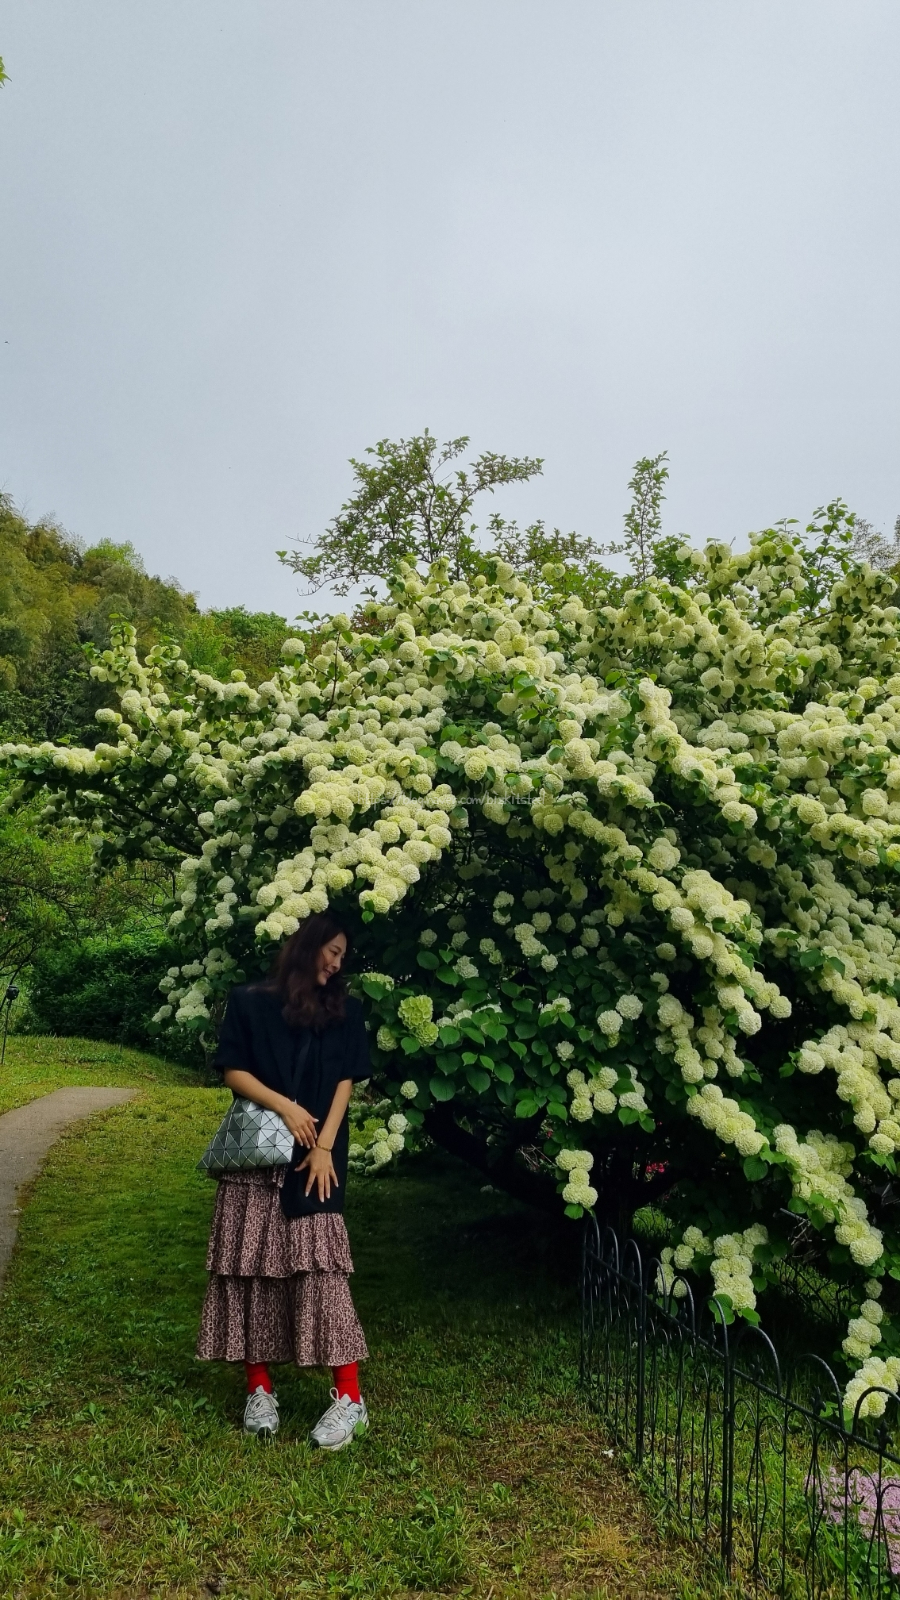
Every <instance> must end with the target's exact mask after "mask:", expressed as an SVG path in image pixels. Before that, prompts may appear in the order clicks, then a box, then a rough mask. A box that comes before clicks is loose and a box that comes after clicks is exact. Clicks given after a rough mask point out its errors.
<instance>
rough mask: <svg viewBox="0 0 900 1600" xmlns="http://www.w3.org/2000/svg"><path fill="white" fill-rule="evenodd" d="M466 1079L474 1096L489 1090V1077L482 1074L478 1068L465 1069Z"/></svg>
mask: <svg viewBox="0 0 900 1600" xmlns="http://www.w3.org/2000/svg"><path fill="white" fill-rule="evenodd" d="M466 1077H467V1078H468V1080H469V1082H470V1084H471V1085H472V1088H473V1089H474V1090H475V1092H476V1094H484V1091H485V1089H489V1088H490V1085H491V1080H490V1076H489V1075H488V1073H486V1072H482V1071H481V1069H480V1068H479V1067H467V1068H466Z"/></svg>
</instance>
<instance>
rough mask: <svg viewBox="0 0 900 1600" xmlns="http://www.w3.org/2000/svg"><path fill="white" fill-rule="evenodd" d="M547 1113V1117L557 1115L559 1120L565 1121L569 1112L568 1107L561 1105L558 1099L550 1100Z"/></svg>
mask: <svg viewBox="0 0 900 1600" xmlns="http://www.w3.org/2000/svg"><path fill="white" fill-rule="evenodd" d="M547 1115H548V1117H557V1118H558V1119H559V1120H560V1121H561V1122H566V1121H567V1120H568V1116H569V1112H568V1108H567V1107H566V1106H564V1105H562V1104H561V1102H560V1101H559V1100H551V1101H550V1102H549V1104H548V1106H547Z"/></svg>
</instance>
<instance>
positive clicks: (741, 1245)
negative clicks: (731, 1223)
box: [710, 1224, 769, 1311]
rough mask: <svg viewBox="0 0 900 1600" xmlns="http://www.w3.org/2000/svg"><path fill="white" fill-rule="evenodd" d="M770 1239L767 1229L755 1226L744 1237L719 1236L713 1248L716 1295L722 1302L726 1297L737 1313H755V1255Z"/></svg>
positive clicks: (713, 1277)
mask: <svg viewBox="0 0 900 1600" xmlns="http://www.w3.org/2000/svg"><path fill="white" fill-rule="evenodd" d="M768 1239H769V1235H768V1233H767V1232H766V1229H765V1228H764V1227H762V1226H761V1225H760V1224H755V1225H754V1226H753V1227H750V1228H746V1229H745V1230H744V1232H743V1233H724V1234H720V1235H719V1237H718V1238H717V1239H716V1240H715V1242H714V1244H713V1259H712V1262H711V1264H710V1272H711V1273H712V1280H713V1294H714V1295H715V1296H716V1297H717V1298H718V1299H720V1300H721V1299H723V1298H724V1297H726V1296H727V1298H728V1302H729V1304H730V1305H731V1306H732V1307H733V1309H734V1310H735V1311H753V1310H755V1307H756V1290H755V1288H754V1285H753V1255H754V1251H756V1250H758V1249H759V1247H760V1245H764V1244H767V1243H768Z"/></svg>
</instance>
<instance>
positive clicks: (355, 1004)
mask: <svg viewBox="0 0 900 1600" xmlns="http://www.w3.org/2000/svg"><path fill="white" fill-rule="evenodd" d="M347 1030H348V1033H349V1035H350V1037H349V1039H348V1041H347V1057H346V1068H345V1071H344V1077H345V1078H352V1079H353V1080H354V1082H356V1083H358V1082H359V1080H360V1079H361V1078H370V1077H371V1076H372V1058H371V1056H370V1054H369V1035H368V1033H367V1032H366V1017H365V1012H364V1011H363V1008H362V1002H361V1001H359V1000H355V999H351V1000H348V1001H347Z"/></svg>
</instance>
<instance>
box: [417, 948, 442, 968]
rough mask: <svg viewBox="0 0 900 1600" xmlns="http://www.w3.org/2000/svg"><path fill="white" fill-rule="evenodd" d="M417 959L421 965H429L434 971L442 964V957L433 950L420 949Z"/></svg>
mask: <svg viewBox="0 0 900 1600" xmlns="http://www.w3.org/2000/svg"><path fill="white" fill-rule="evenodd" d="M416 960H417V961H418V963H419V966H420V967H427V968H428V969H429V971H430V972H434V971H435V970H436V968H437V967H439V966H440V964H441V962H440V957H439V956H436V955H435V953H434V951H433V950H420V951H419V952H418V955H417V956H416Z"/></svg>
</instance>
